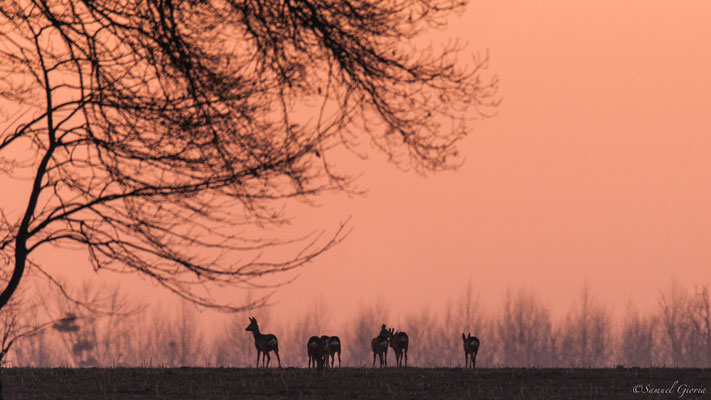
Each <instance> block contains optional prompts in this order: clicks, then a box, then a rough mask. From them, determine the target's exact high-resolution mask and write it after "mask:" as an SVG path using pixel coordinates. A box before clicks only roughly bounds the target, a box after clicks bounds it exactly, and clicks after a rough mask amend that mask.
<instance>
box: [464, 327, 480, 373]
mask: <svg viewBox="0 0 711 400" xmlns="http://www.w3.org/2000/svg"><path fill="white" fill-rule="evenodd" d="M462 341H463V342H464V368H467V367H468V366H469V360H470V359H471V361H472V363H471V364H472V368H476V355H477V353H479V338H477V337H476V336H472V334H471V332H470V333H469V335H468V336H464V333H462Z"/></svg>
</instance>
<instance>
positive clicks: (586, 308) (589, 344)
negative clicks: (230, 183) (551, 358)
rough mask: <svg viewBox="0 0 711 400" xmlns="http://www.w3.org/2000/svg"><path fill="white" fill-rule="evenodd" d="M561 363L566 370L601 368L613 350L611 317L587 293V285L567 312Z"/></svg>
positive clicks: (562, 335)
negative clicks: (565, 366) (572, 367)
mask: <svg viewBox="0 0 711 400" xmlns="http://www.w3.org/2000/svg"><path fill="white" fill-rule="evenodd" d="M560 334H561V337H560V340H561V341H562V342H561V353H560V356H561V357H562V361H563V362H564V363H566V364H567V366H576V367H593V366H595V367H602V366H604V365H605V364H607V363H608V362H609V361H610V356H611V354H612V352H613V350H614V345H613V341H612V316H611V315H610V312H609V311H608V309H607V308H605V307H604V306H603V305H602V304H600V303H599V302H598V301H597V300H596V299H595V298H594V297H593V296H592V294H591V293H590V287H589V285H588V283H587V282H586V283H585V284H583V287H582V289H581V290H580V297H579V298H578V301H577V302H576V303H574V304H573V307H572V308H571V309H570V310H569V311H568V314H567V315H566V316H565V320H564V322H563V325H562V330H561V332H560Z"/></svg>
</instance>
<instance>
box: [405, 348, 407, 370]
mask: <svg viewBox="0 0 711 400" xmlns="http://www.w3.org/2000/svg"><path fill="white" fill-rule="evenodd" d="M405 366H406V367H407V349H405Z"/></svg>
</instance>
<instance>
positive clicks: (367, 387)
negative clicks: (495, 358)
mask: <svg viewBox="0 0 711 400" xmlns="http://www.w3.org/2000/svg"><path fill="white" fill-rule="evenodd" d="M2 382H3V387H4V394H5V399H14V400H20V399H77V400H82V399H92V400H93V399H285V398H315V399H381V398H382V399H458V398H463V399H470V398H471V399H506V400H509V399H530V400H535V399H553V400H554V399H639V400H643V399H677V398H683V399H711V370H709V369H705V370H704V369H668V368H660V369H637V368H627V369H621V368H620V369H536V368H529V369H523V368H518V369H504V368H502V369H478V370H476V372H473V371H471V370H463V369H461V368H400V369H399V368H386V369H383V370H380V369H371V368H343V369H333V370H326V371H324V372H323V374H322V375H319V374H318V373H316V372H314V371H309V370H307V369H300V368H283V369H273V368H270V369H258V370H257V369H242V368H177V369H176V368H91V369H71V368H53V369H40V368H9V369H4V370H3V371H2ZM675 382H676V383H675ZM689 388H695V391H696V392H697V393H691V392H690V391H689V390H686V389H689ZM702 389H703V390H702ZM701 391H703V393H698V392H701ZM635 392H641V393H635ZM645 392H646V393H645ZM658 392H659V393H658ZM668 392H670V393H668Z"/></svg>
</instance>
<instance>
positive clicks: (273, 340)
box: [245, 317, 281, 368]
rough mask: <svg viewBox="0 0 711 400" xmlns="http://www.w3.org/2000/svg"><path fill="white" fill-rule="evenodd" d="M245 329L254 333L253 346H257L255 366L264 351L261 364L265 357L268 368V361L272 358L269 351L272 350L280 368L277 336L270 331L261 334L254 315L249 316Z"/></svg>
mask: <svg viewBox="0 0 711 400" xmlns="http://www.w3.org/2000/svg"><path fill="white" fill-rule="evenodd" d="M245 331H251V332H252V335H254V347H256V348H257V368H259V355H260V354H262V353H264V355H263V356H262V364H264V357H266V358H267V363H266V367H267V368H269V361H270V360H271V359H272V358H271V357H270V356H269V352H270V351H273V352H274V354H276V357H277V361H278V362H279V368H281V359H280V358H279V341H278V340H277V337H276V336H274V335H272V334H271V333H267V334H262V333H260V332H259V325H257V320H256V319H255V318H254V317H249V326H247V329H245Z"/></svg>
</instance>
